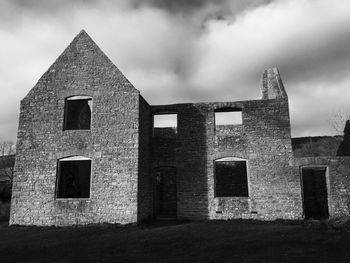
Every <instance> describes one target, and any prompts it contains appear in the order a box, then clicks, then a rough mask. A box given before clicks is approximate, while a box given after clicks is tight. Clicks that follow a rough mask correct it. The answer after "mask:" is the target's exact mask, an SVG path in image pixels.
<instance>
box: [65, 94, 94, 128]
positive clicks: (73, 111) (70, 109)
mask: <svg viewBox="0 0 350 263" xmlns="http://www.w3.org/2000/svg"><path fill="white" fill-rule="evenodd" d="M91 109H92V98H91V97H88V96H73V97H69V98H67V99H66V101H65V112H64V130H89V129H90V126H91Z"/></svg>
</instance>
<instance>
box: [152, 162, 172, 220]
mask: <svg viewBox="0 0 350 263" xmlns="http://www.w3.org/2000/svg"><path fill="white" fill-rule="evenodd" d="M155 212H156V217H157V218H172V219H174V218H177V187H176V168H175V167H159V168H156V169H155Z"/></svg>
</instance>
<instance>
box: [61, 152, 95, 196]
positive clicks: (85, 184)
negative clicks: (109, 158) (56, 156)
mask: <svg viewBox="0 0 350 263" xmlns="http://www.w3.org/2000/svg"><path fill="white" fill-rule="evenodd" d="M90 178H91V159H89V158H86V157H80V156H73V157H68V158H64V159H60V160H58V169H57V187H56V188H57V190H56V197H57V198H89V197H90Z"/></svg>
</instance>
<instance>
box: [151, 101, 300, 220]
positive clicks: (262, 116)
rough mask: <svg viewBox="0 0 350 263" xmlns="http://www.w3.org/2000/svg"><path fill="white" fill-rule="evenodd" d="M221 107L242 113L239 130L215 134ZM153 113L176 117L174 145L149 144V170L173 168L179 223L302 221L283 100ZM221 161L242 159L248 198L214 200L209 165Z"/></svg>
mask: <svg viewBox="0 0 350 263" xmlns="http://www.w3.org/2000/svg"><path fill="white" fill-rule="evenodd" d="M222 108H225V109H227V108H240V109H242V116H243V123H242V125H234V126H229V127H227V128H224V127H220V126H219V127H217V129H218V130H217V131H216V130H215V120H214V118H215V111H216V110H220V109H222ZM152 112H153V114H154V113H161V112H172V113H177V114H178V127H177V131H178V134H177V142H176V144H175V143H171V144H169V143H168V145H169V147H168V148H166V147H165V146H164V144H161V145H160V139H157V140H156V141H154V143H153V151H154V153H153V165H154V166H156V165H159V164H161V163H163V164H171V163H172V162H173V165H174V166H176V167H177V169H178V172H177V175H178V176H177V178H178V182H177V184H178V187H177V189H178V194H177V196H178V217H179V218H188V219H206V218H211V219H228V218H259V219H276V218H286V219H297V218H301V216H302V209H301V192H300V179H299V176H298V174H297V173H296V172H295V170H294V168H293V167H291V166H290V165H289V163H290V161H291V160H292V158H293V157H292V149H291V138H290V122H289V111H288V100H287V99H286V98H282V99H273V100H272V99H271V100H254V101H240V102H222V103H195V104H174V105H161V106H152ZM230 129H231V131H228V130H230ZM162 140H165V139H164V138H162ZM174 145H176V146H174ZM158 151H159V152H162V151H163V152H167V154H158ZM169 153H172V154H170V155H169ZM171 156H173V157H171ZM223 157H236V158H242V159H245V160H247V162H248V183H249V197H248V198H247V197H220V198H216V197H214V187H215V182H214V178H215V175H214V161H215V160H217V159H220V158H223ZM172 158H173V159H172ZM171 159H172V160H171ZM171 161H172V162H171Z"/></svg>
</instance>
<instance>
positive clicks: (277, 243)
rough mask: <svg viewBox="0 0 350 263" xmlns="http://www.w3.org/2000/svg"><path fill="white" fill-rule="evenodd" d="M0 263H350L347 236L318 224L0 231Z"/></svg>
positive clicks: (237, 223) (239, 223)
mask: <svg viewBox="0 0 350 263" xmlns="http://www.w3.org/2000/svg"><path fill="white" fill-rule="evenodd" d="M0 262H2V263H5V262H240V263H241V262H278V263H281V262H283V263H284V262H315V263H316V262H317V263H319V262H327V263H329V262H332V263H333V262H350V233H349V232H345V231H340V230H334V229H331V228H329V227H327V226H325V225H322V224H302V223H300V224H288V223H276V222H275V223H261V222H250V221H248V222H243V221H228V222H223V221H215V222H213V221H212V222H196V223H186V224H178V225H168V226H126V227H117V226H89V227H67V228H53V227H49V228H39V227H7V226H6V225H5V224H2V225H1V226H0Z"/></svg>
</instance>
